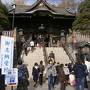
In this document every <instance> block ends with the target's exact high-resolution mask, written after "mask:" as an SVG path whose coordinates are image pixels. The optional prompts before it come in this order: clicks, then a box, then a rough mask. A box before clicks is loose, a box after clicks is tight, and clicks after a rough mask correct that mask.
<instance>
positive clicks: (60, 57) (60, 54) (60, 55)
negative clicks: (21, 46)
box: [23, 47, 71, 77]
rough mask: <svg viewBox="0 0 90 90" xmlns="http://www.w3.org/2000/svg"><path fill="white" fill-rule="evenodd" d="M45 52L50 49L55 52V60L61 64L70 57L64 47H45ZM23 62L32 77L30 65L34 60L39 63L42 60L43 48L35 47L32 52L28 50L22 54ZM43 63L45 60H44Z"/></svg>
mask: <svg viewBox="0 0 90 90" xmlns="http://www.w3.org/2000/svg"><path fill="white" fill-rule="evenodd" d="M45 50H46V54H47V56H48V55H49V53H50V52H51V51H53V52H54V53H55V61H56V62H60V63H63V64H66V63H70V62H71V61H70V59H69V57H68V55H67V54H66V52H65V51H64V49H63V48H62V47H46V48H45ZM23 59H24V64H26V65H27V67H28V70H29V74H30V77H32V67H33V65H34V63H35V62H37V63H38V64H39V62H40V61H41V60H42V61H43V62H44V59H45V58H44V52H43V48H39V47H35V50H34V51H33V52H29V53H28V55H27V56H26V55H24V57H23ZM44 65H45V62H44Z"/></svg>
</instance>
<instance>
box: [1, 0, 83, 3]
mask: <svg viewBox="0 0 90 90" xmlns="http://www.w3.org/2000/svg"><path fill="white" fill-rule="evenodd" d="M1 1H2V2H3V3H4V4H5V3H8V4H13V3H14V1H15V0H1ZM35 1H37V0H24V3H26V4H33V3H34V2H35ZM47 1H48V2H51V3H52V4H57V3H59V2H60V1H63V0H47ZM74 1H75V2H80V1H83V0H74Z"/></svg>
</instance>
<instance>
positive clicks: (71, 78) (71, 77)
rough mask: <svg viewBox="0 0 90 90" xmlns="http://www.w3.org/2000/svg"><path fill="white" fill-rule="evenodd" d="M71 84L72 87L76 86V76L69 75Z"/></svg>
mask: <svg viewBox="0 0 90 90" xmlns="http://www.w3.org/2000/svg"><path fill="white" fill-rule="evenodd" d="M69 83H70V85H71V86H75V85H76V80H75V75H74V74H70V75H69Z"/></svg>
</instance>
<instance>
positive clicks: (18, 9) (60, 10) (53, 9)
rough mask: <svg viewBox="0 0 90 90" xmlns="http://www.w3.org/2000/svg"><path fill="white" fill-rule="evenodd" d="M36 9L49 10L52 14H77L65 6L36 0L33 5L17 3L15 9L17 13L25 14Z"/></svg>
mask: <svg viewBox="0 0 90 90" xmlns="http://www.w3.org/2000/svg"><path fill="white" fill-rule="evenodd" d="M40 4H43V5H44V7H43V6H42V7H40V6H39V5H40ZM36 11H48V12H50V13H52V14H55V15H56V14H57V15H69V16H75V13H71V12H69V11H68V10H66V9H65V8H58V7H54V6H52V5H49V4H48V3H46V2H44V1H43V2H39V1H38V2H36V3H34V4H33V5H32V6H29V5H17V6H16V9H15V13H16V14H23V13H24V14H25V13H30V14H31V13H34V12H36ZM10 13H12V10H11V11H10Z"/></svg>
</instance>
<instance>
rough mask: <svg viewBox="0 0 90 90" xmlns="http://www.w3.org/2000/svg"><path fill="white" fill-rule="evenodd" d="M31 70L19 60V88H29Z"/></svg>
mask: <svg viewBox="0 0 90 90" xmlns="http://www.w3.org/2000/svg"><path fill="white" fill-rule="evenodd" d="M28 78H29V72H28V69H27V67H26V65H25V64H23V61H21V60H20V61H19V62H18V86H17V90H28V85H29V81H28Z"/></svg>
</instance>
